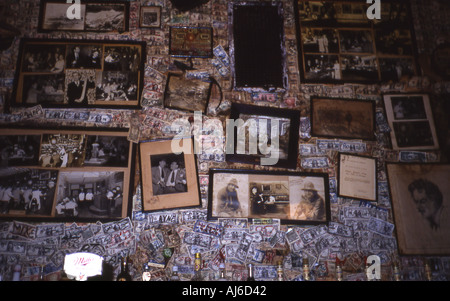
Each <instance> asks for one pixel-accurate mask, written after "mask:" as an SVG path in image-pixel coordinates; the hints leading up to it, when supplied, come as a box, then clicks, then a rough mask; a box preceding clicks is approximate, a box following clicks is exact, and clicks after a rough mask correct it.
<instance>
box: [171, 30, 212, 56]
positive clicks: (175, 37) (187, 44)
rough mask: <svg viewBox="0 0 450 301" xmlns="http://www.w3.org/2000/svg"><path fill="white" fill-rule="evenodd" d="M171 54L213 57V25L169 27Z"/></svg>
mask: <svg viewBox="0 0 450 301" xmlns="http://www.w3.org/2000/svg"><path fill="white" fill-rule="evenodd" d="M169 55H170V56H173V57H191V58H211V57H212V55H213V29H212V27H192V26H171V27H170V29H169Z"/></svg>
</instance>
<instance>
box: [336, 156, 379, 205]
mask: <svg viewBox="0 0 450 301" xmlns="http://www.w3.org/2000/svg"><path fill="white" fill-rule="evenodd" d="M337 188H338V189H337V191H338V196H340V197H344V198H352V199H359V200H366V201H371V202H376V201H377V195H378V185H377V159H376V158H372V157H367V156H359V155H354V154H345V153H339V161H338V187H337Z"/></svg>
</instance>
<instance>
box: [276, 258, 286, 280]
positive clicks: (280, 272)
mask: <svg viewBox="0 0 450 301" xmlns="http://www.w3.org/2000/svg"><path fill="white" fill-rule="evenodd" d="M277 265H278V266H277V281H284V280H285V279H284V270H283V263H282V262H281V261H278V264H277Z"/></svg>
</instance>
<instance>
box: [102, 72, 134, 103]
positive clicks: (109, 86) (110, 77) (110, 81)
mask: <svg viewBox="0 0 450 301" xmlns="http://www.w3.org/2000/svg"><path fill="white" fill-rule="evenodd" d="M95 82H96V87H95V100H96V101H137V96H138V92H139V91H138V87H139V78H138V73H137V72H120V71H104V72H97V73H96V80H95Z"/></svg>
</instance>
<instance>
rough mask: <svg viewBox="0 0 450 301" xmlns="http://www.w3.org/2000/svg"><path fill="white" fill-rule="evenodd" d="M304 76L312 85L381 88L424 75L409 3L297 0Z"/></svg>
mask: <svg viewBox="0 0 450 301" xmlns="http://www.w3.org/2000/svg"><path fill="white" fill-rule="evenodd" d="M293 2H294V10H295V16H296V20H297V23H296V26H297V40H298V41H299V43H298V44H299V45H298V49H299V51H298V55H299V60H298V62H299V71H300V75H301V77H302V80H303V81H304V82H307V83H336V84H340V83H346V82H355V83H376V82H380V81H389V80H392V81H399V80H400V79H401V78H402V77H404V76H414V75H418V74H419V70H420V68H418V65H417V61H416V48H415V43H414V33H413V32H414V31H413V26H412V22H411V17H410V16H411V11H410V7H409V2H408V1H405V0H400V1H397V0H386V1H380V2H381V3H380V5H381V18H379V19H377V18H373V19H370V18H368V15H367V13H368V12H370V11H371V9H369V8H370V6H371V5H372V3H365V2H363V3H361V1H353V0H339V1H331V0H330V1H309V0H293Z"/></svg>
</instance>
